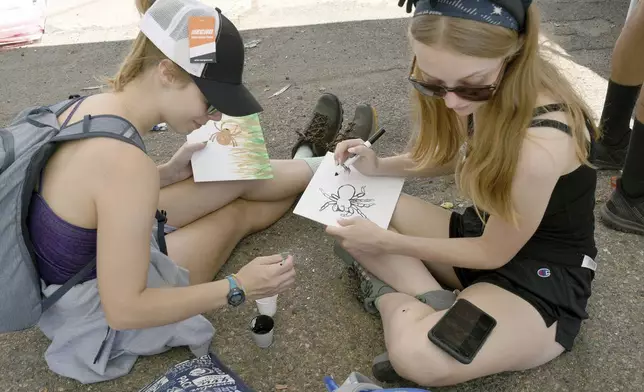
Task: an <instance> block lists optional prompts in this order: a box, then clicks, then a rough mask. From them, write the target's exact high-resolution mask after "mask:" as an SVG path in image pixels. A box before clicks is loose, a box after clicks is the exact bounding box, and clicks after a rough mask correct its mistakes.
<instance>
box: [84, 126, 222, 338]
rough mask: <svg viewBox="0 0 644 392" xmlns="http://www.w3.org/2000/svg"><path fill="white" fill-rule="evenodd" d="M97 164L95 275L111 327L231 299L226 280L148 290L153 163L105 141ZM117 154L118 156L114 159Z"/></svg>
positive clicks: (178, 315) (181, 316) (168, 319)
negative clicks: (96, 275)
mask: <svg viewBox="0 0 644 392" xmlns="http://www.w3.org/2000/svg"><path fill="white" fill-rule="evenodd" d="M98 142H100V149H99V148H97V149H96V150H97V151H96V153H95V156H96V159H95V160H94V162H93V165H94V167H93V168H92V169H93V172H94V173H98V174H99V175H95V176H93V178H94V181H95V183H94V184H92V189H93V191H94V195H93V196H94V200H95V204H96V211H97V230H98V240H97V273H98V287H99V295H100V297H101V302H102V305H103V308H104V311H105V315H106V318H107V320H108V323H109V324H110V326H112V327H114V328H115V329H133V328H145V327H153V326H160V325H166V324H170V323H174V322H178V321H181V320H185V319H187V318H189V317H192V316H194V315H197V314H200V313H203V312H206V311H210V310H212V309H215V308H217V307H221V306H224V305H225V304H226V303H227V298H226V296H227V294H228V290H229V284H228V282H227V281H225V280H224V281H218V282H211V283H206V284H202V285H197V286H189V287H180V288H174V287H171V288H147V287H146V283H147V274H148V266H149V260H150V242H149V240H150V233H151V227H152V223H153V217H154V212H155V210H156V207H157V201H158V196H159V177H158V174H157V168H156V167H155V166H154V164H153V162H152V161H151V160H150V159H149V158H148V157H147V156H145V155H144V154H143V153H142V152H141V151H139V150H138V149H137V148H135V147H133V146H130V145H126V144H124V143H122V142H119V141H116V140H111V139H102V140H98ZM114 156H118V157H119V159H113V157H114Z"/></svg>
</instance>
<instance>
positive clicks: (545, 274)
mask: <svg viewBox="0 0 644 392" xmlns="http://www.w3.org/2000/svg"><path fill="white" fill-rule="evenodd" d="M537 275H539V276H540V277H542V278H547V277H549V276H550V270H549V269H548V268H539V269H538V270H537Z"/></svg>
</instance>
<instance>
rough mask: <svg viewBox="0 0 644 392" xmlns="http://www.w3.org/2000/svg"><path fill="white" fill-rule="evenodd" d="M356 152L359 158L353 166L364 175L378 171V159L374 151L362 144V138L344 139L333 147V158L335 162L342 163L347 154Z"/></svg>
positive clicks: (371, 174) (370, 174) (374, 173)
mask: <svg viewBox="0 0 644 392" xmlns="http://www.w3.org/2000/svg"><path fill="white" fill-rule="evenodd" d="M351 154H356V155H359V156H360V159H358V160H356V161H355V163H354V164H353V166H354V167H355V168H356V169H358V171H359V172H360V173H362V174H364V175H365V176H373V175H376V173H377V172H378V164H379V159H378V157H377V156H376V152H375V151H373V150H372V149H371V148H368V147H367V146H365V145H364V140H362V139H350V140H344V141H342V142H340V143H338V145H337V146H336V147H335V152H334V158H335V162H336V164H341V163H344V162H345V161H346V160H347V159H348V158H349V155H351Z"/></svg>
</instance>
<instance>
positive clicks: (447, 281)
mask: <svg viewBox="0 0 644 392" xmlns="http://www.w3.org/2000/svg"><path fill="white" fill-rule="evenodd" d="M451 215H452V213H451V212H450V211H448V210H445V209H444V208H441V207H439V206H435V205H433V204H432V203H428V202H426V201H424V200H422V199H419V198H417V197H413V196H409V195H404V194H403V195H401V196H400V199H399V201H398V204H397V205H396V210H395V213H394V216H393V218H392V220H391V226H392V227H393V228H395V229H396V231H398V232H399V233H401V234H404V235H409V236H414V237H428V238H448V237H449V221H450V217H451ZM423 262H424V263H425V266H426V267H427V268H429V271H430V272H431V273H432V275H433V276H434V277H435V278H436V280H438V282H440V283H441V284H444V285H446V286H448V287H451V288H455V289H462V288H463V287H462V285H461V282H460V281H459V280H458V277H457V276H456V273H455V272H454V268H453V267H451V266H449V265H445V264H439V263H433V262H432V261H431V260H423Z"/></svg>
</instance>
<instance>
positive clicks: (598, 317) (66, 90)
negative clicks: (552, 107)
mask: <svg viewBox="0 0 644 392" xmlns="http://www.w3.org/2000/svg"><path fill="white" fill-rule="evenodd" d="M50 2H51V3H52V4H53V5H52V7H54V8H55V9H57V10H58V11H60V12H59V14H58V15H67V18H68V19H66V20H67V21H69V20H74V18H75V17H76V16H77V15H74V12H76V13H77V14H79V15H78V16H79V17H80V15H82V14H83V13H84V14H87V15H90V16H92V15H93V17H94V19H89V20H90V21H89V22H87V23H88V24H89V25H88V26H83V25H72V24H69V23H67V22H65V20H63V19H56V18H54V17H52V18H51V19H50V23H54V22H56V21H58V23H59V25H58V27H57V28H58V29H59V30H58V32H56V30H54V29H52V32H51V36H50V38H49V41H48V39H47V38H46V39H44V40H43V43H41V44H40V45H37V46H34V47H26V48H21V49H14V50H11V51H7V52H0V123H2V124H4V123H6V122H7V120H9V119H10V118H11V117H12V116H13V115H15V113H17V112H18V110H20V109H21V108H23V107H25V106H27V105H32V104H44V103H50V102H55V101H57V100H59V99H64V98H66V97H67V95H69V94H73V93H85V91H82V89H83V88H86V87H90V86H96V85H97V84H99V83H98V82H97V81H96V78H97V77H101V76H107V75H110V74H112V73H113V72H114V71H115V70H116V68H117V67H118V64H119V60H120V56H121V55H123V54H124V53H125V52H126V51H127V48H128V45H129V41H127V40H123V39H129V38H131V36H128V35H127V34H129V33H127V31H130V30H127V29H128V28H130V29H131V28H132V26H133V25H132V23H135V21H136V19H131V18H132V15H133V14H132V13H131V12H129V11H128V12H129V13H128V12H125V13H124V14H123V15H121V14H114V15H113V14H111V11H113V10H114V8H115V7H114V6H113V5H112V6H106V3H107V2H98V1H85V2H82V1H80V0H70V1H69V2H67V3H63V2H62V1H61V0H59V1H56V0H51V1H50ZM70 3H71V4H73V5H74V7H76V8H74V7H71V8H72V9H71V10H70V9H67V10H65V9H66V7H64V5H65V4H67V5H69V4H70ZM114 3H120V4H124V3H123V0H116V1H114ZM221 3H229V4H230V5H231V6H234V7H238V8H237V9H236V11H235V12H236V13H237V14H236V18H237V23H240V24H241V25H242V26H243V28H244V31H243V34H244V37H245V39H247V40H250V39H261V40H262V41H261V43H260V44H259V45H258V46H257V47H255V48H252V49H249V50H248V52H247V71H246V74H245V75H246V76H245V78H246V80H247V82H248V83H249V85H250V87H251V89H252V90H253V91H254V92H255V93H256V94H257V96H258V97H259V98H260V101H261V102H262V104H263V105H264V107H265V109H266V111H265V112H264V113H263V114H262V124H263V127H264V129H265V133H266V138H267V142H268V149H269V152H270V154H271V156H272V157H274V158H287V157H288V156H289V150H290V146H291V144H292V143H293V142H294V141H295V133H294V130H295V129H297V128H301V127H303V126H304V125H305V124H306V122H307V120H308V116H309V113H310V111H311V108H312V106H313V104H314V102H315V100H316V99H317V97H318V96H319V94H320V91H321V90H325V91H329V92H333V93H335V94H337V95H339V96H340V97H341V99H342V100H343V102H344V104H345V116H346V117H347V118H350V117H351V116H352V114H353V109H354V108H355V105H356V104H358V103H360V102H369V103H371V104H372V105H374V106H375V107H376V108H377V109H378V110H379V114H380V119H381V123H382V125H383V126H385V127H387V129H388V130H389V132H388V134H387V136H386V137H385V139H383V142H382V143H379V145H378V146H377V148H376V149H377V150H378V151H379V152H380V153H381V154H393V153H396V152H400V151H401V150H402V149H403V148H404V146H405V143H406V141H407V138H408V131H409V119H408V105H407V103H408V94H409V86H408V84H407V83H406V81H405V77H406V72H407V70H408V64H409V58H410V57H409V50H408V45H407V42H406V40H405V28H406V25H407V20H406V15H405V14H404V12H401V11H400V10H399V9H397V7H396V6H395V5H394V6H392V5H391V4H390V3H395V0H387V1H375V0H371V1H370V0H363V1H359V2H353V3H352V2H346V3H352V5H351V6H349V5H346V4H343V2H341V1H339V0H334V1H328V2H318V1H316V2H313V1H309V2H307V1H304V0H300V1H297V2H292V3H291V2H289V6H288V8H287V11H288V12H286V11H285V12H283V13H280V12H279V3H280V2H279V1H276V0H273V1H253V2H251V1H247V2H246V1H239V2H236V3H234V2H230V1H229V2H226V1H222V2H220V4H221ZM536 3H537V4H538V5H540V6H541V9H542V14H543V17H542V19H543V33H544V41H546V43H547V44H548V45H549V46H550V47H551V48H552V49H553V51H554V52H555V53H557V54H558V56H557V58H556V59H555V60H554V61H557V62H558V63H560V64H561V66H562V68H564V69H565V70H566V72H567V73H568V75H570V77H571V79H572V80H573V81H574V82H575V84H576V86H577V87H578V88H579V90H580V91H582V92H583V94H584V95H585V96H586V97H587V99H588V101H589V103H590V104H591V107H592V108H593V110H594V111H595V114H596V115H597V116H599V114H600V111H601V106H602V103H603V98H604V92H605V88H606V78H607V77H608V72H609V66H610V54H611V51H612V47H613V45H614V42H615V40H616V39H617V36H618V34H619V31H620V28H621V26H622V24H623V21H624V17H625V15H626V10H627V8H628V1H627V0H612V1H610V2H604V1H584V0H571V1H555V0H538V1H536ZM129 4H130V3H129V0H128V5H129ZM370 5H371V6H372V8H378V7H385V8H384V9H389V11H387V12H390V14H389V15H390V16H386V15H384V14H383V11H382V10H381V9H380V8H378V10H377V11H373V9H370V8H369V6H370ZM87 7H96V8H94V9H93V10H94V11H96V10H98V11H97V12H99V13H100V15H102V16H101V17H99V16H98V15H99V14H96V13H95V12H94V11H92V9H88V8H87ZM244 7H245V8H244ZM298 7H299V8H298ZM325 7H326V8H325ZM333 7H336V8H333ZM343 7H344V8H343ZM67 8H69V7H67ZM74 9H77V10H78V11H74ZM322 9H324V10H325V11H324V12H322V11H320V10H322ZM132 10H133V7H132ZM224 10H225V8H224ZM334 10H337V12H334ZM361 10H370V11H369V12H373V13H372V14H369V12H367V11H365V12H364V14H365V15H366V16H365V17H359V16H360V15H362V13H361V12H360V11H361ZM296 11H298V12H296ZM313 11H319V15H320V18H321V19H320V20H317V22H316V21H315V20H313V19H312V18H313V17H312V16H311V13H312V12H313ZM134 15H136V14H135V13H134ZM271 15H272V16H273V19H272V20H270V21H263V22H262V20H263V19H265V18H264V17H268V16H271ZM338 15H339V16H338ZM297 16H301V18H300V19H298V18H297ZM367 16H369V17H367ZM59 18H60V16H59ZM128 18H130V19H128ZM280 18H282V19H280ZM325 18H326V19H325ZM383 18H389V19H383ZM355 19H370V20H355ZM108 22H109V23H108ZM83 23H85V22H83ZM99 23H103V24H106V23H107V24H109V26H107V27H105V26H98V25H97V24H99ZM262 23H265V24H264V25H262ZM278 25H281V26H286V27H275V26H278ZM61 26H62V27H61ZM92 26H93V27H92ZM128 26H129V27H128ZM65 29H68V30H69V31H64V30H65ZM121 30H123V31H125V30H127V31H126V35H125V36H123V37H121V38H118V37H119V34H122V33H119V31H121ZM92 31H93V32H92ZM96 31H98V33H97V32H96ZM110 31H111V33H110ZM110 34H111V35H110ZM101 36H102V37H108V38H104V39H106V40H109V41H107V42H97V41H101V39H98V40H95V39H94V38H97V37H99V38H100V37H101ZM69 37H72V39H69ZM115 37H116V38H115ZM65 40H67V41H65ZM289 83H291V84H293V86H292V87H291V88H290V89H289V90H288V91H287V92H285V93H284V94H282V95H280V96H279V97H275V98H271V99H269V98H268V96H269V95H270V94H272V93H273V92H275V91H277V90H278V89H280V88H281V87H283V86H284V85H286V84H289ZM146 143H147V146H148V149H149V150H150V154H151V155H152V157H153V158H154V159H155V160H157V161H158V162H161V161H164V160H165V159H167V158H169V157H170V155H171V154H172V152H173V151H175V149H176V148H178V146H179V145H180V144H181V143H182V138H181V137H179V136H177V135H173V134H170V133H168V132H164V133H155V134H152V135H150V136H149V137H147V138H146ZM612 174H615V173H611V172H608V173H602V174H601V176H600V182H599V189H598V191H597V203H598V205H599V204H601V203H603V202H604V201H605V200H606V198H607V197H608V195H609V191H610V189H609V185H608V178H609V175H612ZM404 190H405V191H406V192H409V193H411V194H414V195H417V196H420V197H422V198H424V199H426V200H429V201H432V202H435V203H441V202H443V201H452V202H454V204H455V205H457V206H458V205H459V204H462V203H466V202H465V201H462V200H461V199H459V198H458V196H457V194H456V192H455V189H454V184H453V179H451V178H445V179H436V180H429V181H408V182H407V183H406V185H405V188H404ZM596 237H597V242H598V248H599V256H598V258H597V261H598V263H599V270H598V273H597V277H596V279H595V282H594V286H593V295H592V297H591V299H590V303H589V313H590V319H589V320H588V321H587V322H586V323H584V325H583V327H582V331H581V334H580V335H579V337H578V339H577V341H576V347H575V350H574V351H573V352H571V353H567V354H565V355H563V356H561V357H560V358H558V359H556V360H555V361H553V362H551V363H549V364H547V365H544V366H542V367H540V368H538V369H534V370H529V371H525V372H520V373H511V374H503V375H497V376H492V377H487V378H484V379H481V380H476V381H472V382H469V383H466V384H463V385H459V386H455V387H451V388H433V389H432V390H433V391H507V392H510V391H513V392H514V391H542V390H543V391H637V390H644V387H642V385H643V384H644V371H643V370H642V369H644V357H643V354H642V353H643V352H644V330H643V329H642V327H641V326H642V325H644V312H643V311H642V305H641V302H642V300H643V299H644V288H642V284H643V283H644V238H643V237H638V236H635V235H629V234H623V233H618V232H615V231H611V230H608V229H606V228H605V227H604V226H603V225H602V224H601V223H600V222H598V223H597V236H596ZM287 249H288V250H291V251H292V252H294V253H295V254H296V255H297V256H298V284H297V287H295V288H294V289H293V290H292V291H290V292H288V293H286V294H284V295H281V296H280V301H279V309H280V310H279V313H278V315H277V331H276V341H275V344H274V346H273V347H272V348H271V349H269V350H261V349H258V348H256V346H254V345H253V344H252V341H251V338H250V336H249V335H248V333H247V331H246V326H247V323H248V321H249V320H250V319H251V317H252V315H253V313H254V309H253V308H252V306H245V307H243V308H242V309H238V310H227V309H222V310H219V311H216V312H212V313H209V314H207V317H208V318H209V319H211V320H212V322H213V324H214V325H215V327H216V328H217V330H218V333H217V335H216V338H215V341H214V344H213V347H214V349H215V350H216V352H217V353H218V354H219V355H220V357H221V358H222V359H223V361H224V362H225V363H227V364H228V365H229V366H231V367H232V368H233V369H235V370H237V371H238V372H239V373H240V374H241V376H242V377H243V378H244V379H245V380H247V382H248V383H250V384H251V385H252V386H254V387H255V388H256V390H257V391H261V392H272V391H274V390H276V389H275V388H276V386H277V385H286V386H288V389H286V390H285V391H298V392H304V391H323V390H324V387H323V383H322V378H323V377H324V376H325V375H333V376H334V377H335V378H336V379H337V380H343V379H344V378H345V377H346V376H347V375H348V374H349V373H350V372H351V371H354V370H357V371H360V372H363V373H364V374H367V375H368V374H370V363H371V359H372V358H373V356H375V355H377V354H379V353H380V352H382V351H383V349H384V343H383V340H382V328H381V326H380V324H379V320H378V319H376V318H374V317H372V316H370V315H368V314H366V313H364V312H363V311H362V309H361V307H360V305H359V304H358V302H357V301H356V300H355V299H354V297H353V292H354V288H353V287H352V285H351V284H350V280H349V279H348V275H347V272H346V271H345V269H344V268H343V265H342V264H341V262H340V261H339V260H338V259H337V258H335V257H334V255H333V253H332V242H331V240H330V238H329V237H327V236H326V235H325V234H324V228H323V227H322V226H320V225H318V224H315V223H312V222H310V221H308V220H306V219H303V218H300V217H297V216H294V215H292V214H290V213H289V214H287V215H286V216H285V217H284V218H283V219H281V220H280V221H279V222H277V223H276V224H275V225H273V226H272V227H271V228H269V229H268V230H266V231H264V232H262V233H260V234H256V235H253V236H251V237H249V238H247V239H245V240H244V241H242V243H241V244H240V245H239V246H238V247H237V248H236V249H235V251H234V253H233V256H232V257H231V259H230V261H229V262H228V264H227V265H226V266H225V268H224V270H223V271H222V272H221V276H223V275H224V274H227V273H230V272H233V271H236V270H237V269H239V268H240V267H241V266H242V265H243V264H244V263H246V262H247V261H249V260H251V259H252V258H254V257H256V256H259V255H263V254H270V253H276V252H279V251H283V250H287ZM47 345H48V341H47V339H46V338H45V337H44V336H43V335H42V333H40V332H39V331H37V330H29V331H25V332H21V333H14V334H7V335H1V336H0V380H1V381H0V391H40V392H43V391H47V392H57V391H75V390H78V391H136V390H138V388H140V387H142V386H143V385H145V384H146V383H147V382H149V381H150V380H152V379H153V378H154V377H156V376H158V375H159V374H161V373H162V372H163V371H164V370H165V369H166V368H168V367H169V366H171V365H172V364H173V363H176V362H178V361H180V360H183V359H186V358H188V356H189V352H188V351H187V350H185V349H176V350H172V351H170V352H168V353H166V354H163V355H158V356H154V357H149V358H142V359H140V360H139V362H137V364H136V365H135V367H134V369H133V371H132V373H131V374H130V375H129V376H127V377H123V378H121V379H118V380H115V381H112V382H106V383H101V384H94V385H89V386H83V385H80V384H78V383H76V382H74V381H71V380H67V379H63V378H61V377H58V376H57V375H55V374H54V373H52V372H51V371H49V370H48V368H47V365H46V363H45V361H44V359H43V353H44V351H45V350H46V348H47Z"/></svg>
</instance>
